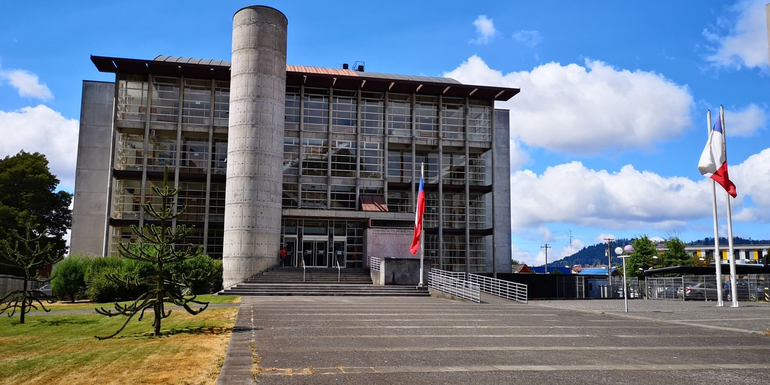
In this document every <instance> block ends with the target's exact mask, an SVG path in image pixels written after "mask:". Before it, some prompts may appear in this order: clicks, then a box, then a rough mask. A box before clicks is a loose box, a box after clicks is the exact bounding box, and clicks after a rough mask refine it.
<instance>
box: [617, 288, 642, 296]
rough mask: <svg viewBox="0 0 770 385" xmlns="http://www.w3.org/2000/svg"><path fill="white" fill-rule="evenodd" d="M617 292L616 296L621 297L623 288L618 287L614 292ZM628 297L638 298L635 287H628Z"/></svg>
mask: <svg viewBox="0 0 770 385" xmlns="http://www.w3.org/2000/svg"><path fill="white" fill-rule="evenodd" d="M616 293H617V294H618V298H623V288H622V287H621V288H619V289H618V291H617V292H616ZM628 298H639V293H637V291H636V289H634V288H633V287H632V288H629V289H628Z"/></svg>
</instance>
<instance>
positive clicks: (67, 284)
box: [51, 254, 92, 302]
mask: <svg viewBox="0 0 770 385" xmlns="http://www.w3.org/2000/svg"><path fill="white" fill-rule="evenodd" d="M91 259H92V258H90V257H88V256H85V255H80V254H77V255H70V256H69V257H67V258H64V260H62V261H61V262H59V263H57V264H56V266H55V267H54V269H53V274H52V276H53V279H52V280H51V289H52V290H53V292H54V293H55V294H56V296H57V297H59V298H69V299H70V301H72V302H75V299H76V298H77V297H79V296H82V295H83V294H84V293H85V290H86V287H87V286H86V270H87V269H88V266H89V264H90V263H91Z"/></svg>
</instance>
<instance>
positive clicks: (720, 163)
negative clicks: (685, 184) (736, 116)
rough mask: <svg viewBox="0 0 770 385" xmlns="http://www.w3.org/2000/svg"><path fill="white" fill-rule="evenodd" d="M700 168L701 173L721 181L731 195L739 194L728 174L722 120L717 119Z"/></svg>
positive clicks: (699, 164)
mask: <svg viewBox="0 0 770 385" xmlns="http://www.w3.org/2000/svg"><path fill="white" fill-rule="evenodd" d="M698 170H699V171H700V173H701V174H703V175H704V176H706V177H709V178H711V179H713V180H715V181H716V182H717V183H719V184H720V185H721V186H722V187H724V189H725V190H726V191H727V193H728V194H730V196H732V197H733V198H735V197H736V196H738V194H737V192H736V191H735V185H734V184H733V182H731V181H730V177H729V176H728V175H727V151H726V150H725V137H724V134H723V131H722V120H721V119H717V121H716V123H714V128H713V129H712V130H711V133H710V134H709V140H708V142H706V147H705V148H704V149H703V153H702V154H701V156H700V161H699V162H698Z"/></svg>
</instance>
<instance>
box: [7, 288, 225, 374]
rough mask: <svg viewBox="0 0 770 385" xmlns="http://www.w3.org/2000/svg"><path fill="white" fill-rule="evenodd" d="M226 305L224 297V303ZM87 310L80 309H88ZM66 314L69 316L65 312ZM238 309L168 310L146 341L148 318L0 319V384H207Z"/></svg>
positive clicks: (218, 364)
mask: <svg viewBox="0 0 770 385" xmlns="http://www.w3.org/2000/svg"><path fill="white" fill-rule="evenodd" d="M227 298H231V299H232V297H227ZM94 306H95V304H90V305H88V308H89V309H93V307H94ZM68 310H69V309H68ZM237 312H238V309H237V308H235V307H233V308H209V309H207V310H206V311H204V312H203V313H201V314H199V315H197V316H192V315H190V314H188V313H187V312H185V311H184V310H174V311H173V312H172V314H171V316H170V317H169V318H166V319H164V320H163V324H162V332H163V335H162V336H161V337H159V338H155V337H152V321H153V319H152V318H153V317H152V314H149V315H147V316H145V318H144V320H143V321H142V322H137V321H136V318H135V319H134V320H132V321H131V322H130V323H129V325H128V326H127V327H126V329H124V330H123V332H122V333H121V334H120V335H118V336H117V337H115V338H112V339H109V340H104V341H98V340H96V338H94V336H95V335H99V336H104V335H109V334H112V333H113V332H114V331H115V330H117V329H118V328H119V327H120V326H121V325H122V323H123V322H125V317H105V316H101V315H98V314H93V315H90V314H87V315H55V314H51V315H47V316H38V317H29V318H27V321H26V323H25V324H23V325H22V324H20V323H19V321H18V317H14V318H8V317H5V316H3V317H0V379H1V380H0V382H2V383H13V384H73V383H77V384H117V383H123V384H125V383H131V384H167V383H173V384H206V383H208V384H213V383H216V379H217V377H218V376H219V371H220V369H221V366H222V357H224V354H225V351H226V350H227V344H228V342H229V340H230V334H231V332H232V328H233V324H234V322H235V316H236V314H237Z"/></svg>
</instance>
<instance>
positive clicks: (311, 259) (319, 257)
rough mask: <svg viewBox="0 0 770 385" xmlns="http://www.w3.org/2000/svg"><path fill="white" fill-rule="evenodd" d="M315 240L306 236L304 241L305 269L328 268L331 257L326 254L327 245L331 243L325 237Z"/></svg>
mask: <svg viewBox="0 0 770 385" xmlns="http://www.w3.org/2000/svg"><path fill="white" fill-rule="evenodd" d="M314 238H315V237H311V236H305V237H304V239H303V240H302V261H303V263H304V264H305V267H327V266H329V258H328V257H329V256H328V255H327V254H326V245H328V244H329V241H328V240H327V238H326V237H325V236H324V237H321V238H316V239H314Z"/></svg>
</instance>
